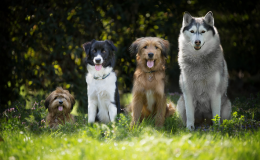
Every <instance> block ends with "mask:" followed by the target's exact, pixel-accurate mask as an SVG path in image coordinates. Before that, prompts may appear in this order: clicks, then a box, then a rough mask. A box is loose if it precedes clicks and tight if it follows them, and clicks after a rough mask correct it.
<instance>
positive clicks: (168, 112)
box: [165, 102, 176, 118]
mask: <svg viewBox="0 0 260 160" xmlns="http://www.w3.org/2000/svg"><path fill="white" fill-rule="evenodd" d="M175 111H176V107H175V105H174V104H173V103H172V102H170V103H168V104H167V106H166V114H165V117H166V118H167V117H169V116H173V115H174V113H175Z"/></svg>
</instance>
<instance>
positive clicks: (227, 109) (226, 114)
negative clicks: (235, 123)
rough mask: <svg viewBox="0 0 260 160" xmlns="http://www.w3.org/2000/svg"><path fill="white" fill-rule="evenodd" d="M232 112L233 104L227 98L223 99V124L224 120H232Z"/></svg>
mask: <svg viewBox="0 0 260 160" xmlns="http://www.w3.org/2000/svg"><path fill="white" fill-rule="evenodd" d="M224 96H225V95H224ZM231 112H232V108H231V102H230V101H229V99H228V98H227V97H222V104H221V116H220V120H221V123H222V122H223V120H224V119H228V120H229V119H231Z"/></svg>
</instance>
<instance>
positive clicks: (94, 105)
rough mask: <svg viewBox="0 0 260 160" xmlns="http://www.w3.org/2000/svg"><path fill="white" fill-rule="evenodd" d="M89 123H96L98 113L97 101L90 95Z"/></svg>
mask: <svg viewBox="0 0 260 160" xmlns="http://www.w3.org/2000/svg"><path fill="white" fill-rule="evenodd" d="M88 100H89V103H88V123H94V122H95V118H96V115H97V101H96V100H95V99H93V98H92V99H91V98H90V96H89V97H88Z"/></svg>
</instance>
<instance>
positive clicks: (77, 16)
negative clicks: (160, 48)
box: [0, 0, 260, 113]
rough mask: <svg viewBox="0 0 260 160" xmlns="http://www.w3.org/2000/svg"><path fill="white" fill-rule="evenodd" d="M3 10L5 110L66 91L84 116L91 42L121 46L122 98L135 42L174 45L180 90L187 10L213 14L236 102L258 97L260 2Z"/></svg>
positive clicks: (171, 89)
mask: <svg viewBox="0 0 260 160" xmlns="http://www.w3.org/2000/svg"><path fill="white" fill-rule="evenodd" d="M3 4H4V5H3ZM0 8H1V9H0V17H1V21H0V33H1V38H0V43H1V53H0V67H1V69H0V112H2V111H3V110H5V109H6V108H7V107H8V106H11V105H12V104H13V103H14V102H15V101H17V100H19V101H21V102H24V103H25V102H27V104H30V103H34V101H33V99H38V100H44V99H45V98H46V96H47V94H49V93H50V92H51V91H53V90H54V89H55V88H56V87H57V86H62V87H63V88H65V89H68V90H69V91H70V92H71V93H72V94H73V95H74V96H75V98H76V100H77V106H78V109H79V110H80V111H83V112H85V113H86V112H87V84H86V81H85V75H86V67H85V66H84V64H83V63H82V62H83V59H84V58H85V57H86V54H85V53H84V52H83V49H82V46H81V45H82V44H83V43H84V42H87V41H91V40H92V39H97V40H106V39H110V40H112V41H113V42H114V43H115V46H116V47H117V48H118V51H117V52H116V58H117V61H116V67H115V71H116V73H117V76H118V81H119V90H120V95H121V98H122V99H124V95H127V94H129V93H130V92H131V89H132V82H133V72H134V70H135V66H136V63H135V57H131V56H130V53H129V51H128V48H129V46H130V45H131V43H132V42H133V41H134V40H135V39H136V38H138V37H145V36H157V37H161V38H164V39H167V40H169V42H170V44H171V50H170V53H169V56H168V59H167V70H166V74H167V75H168V76H167V87H166V92H167V93H175V92H180V89H179V84H178V80H179V74H180V70H179V66H178V62H177V55H178V36H179V32H180V28H181V24H182V17H183V13H184V11H188V12H190V13H191V15H192V16H195V17H200V16H204V15H205V14H206V13H207V12H208V11H212V12H213V14H214V18H215V26H216V27H217V29H218V31H219V34H220V37H221V43H222V47H223V49H224V56H225V59H226V61H227V65H228V69H229V74H230V79H229V88H228V95H229V97H230V98H231V100H233V99H234V98H235V97H240V96H245V97H248V96H250V95H251V94H252V95H256V94H257V93H258V92H259V91H260V62H259V61H260V43H259V42H260V31H259V30H260V1H239V0H229V1H226V0H218V1H208V0H188V1H187V0H161V1H157V0H156V1H155V0H123V1H112V0H103V1H101V0H99V1H97V0H92V1H89V0H84V1H83V0H63V1H55V0H45V1H42V0H3V1H2V5H1V7H0ZM122 102H124V101H122ZM123 105H125V104H124V103H123Z"/></svg>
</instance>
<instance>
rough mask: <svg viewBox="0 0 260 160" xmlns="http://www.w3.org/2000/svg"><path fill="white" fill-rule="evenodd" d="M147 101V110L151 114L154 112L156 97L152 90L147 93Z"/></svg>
mask: <svg viewBox="0 0 260 160" xmlns="http://www.w3.org/2000/svg"><path fill="white" fill-rule="evenodd" d="M146 99H147V109H148V110H149V111H151V112H153V109H154V108H153V105H154V102H155V100H154V95H153V91H152V90H148V91H147V92H146Z"/></svg>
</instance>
